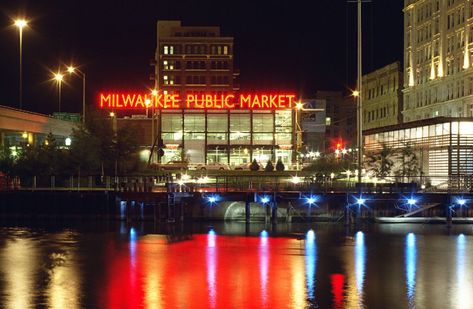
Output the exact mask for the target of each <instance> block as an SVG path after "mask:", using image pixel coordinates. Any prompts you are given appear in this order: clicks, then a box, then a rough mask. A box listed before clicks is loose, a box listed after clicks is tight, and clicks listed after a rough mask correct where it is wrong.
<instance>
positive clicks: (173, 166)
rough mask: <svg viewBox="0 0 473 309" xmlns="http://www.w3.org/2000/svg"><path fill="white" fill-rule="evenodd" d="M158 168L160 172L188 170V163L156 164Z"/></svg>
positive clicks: (176, 161) (170, 162)
mask: <svg viewBox="0 0 473 309" xmlns="http://www.w3.org/2000/svg"><path fill="white" fill-rule="evenodd" d="M158 168H159V169H160V170H187V169H188V168H189V162H188V161H179V160H173V161H169V162H168V163H161V164H158Z"/></svg>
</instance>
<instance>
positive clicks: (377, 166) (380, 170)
mask: <svg viewBox="0 0 473 309" xmlns="http://www.w3.org/2000/svg"><path fill="white" fill-rule="evenodd" d="M393 156H394V151H393V150H392V149H391V148H389V147H387V146H386V144H382V148H381V151H380V152H378V153H371V154H369V155H368V156H367V163H368V170H369V171H371V172H373V173H374V175H375V176H376V177H379V178H386V177H387V176H389V175H390V174H391V169H392V167H393V165H394V161H393Z"/></svg>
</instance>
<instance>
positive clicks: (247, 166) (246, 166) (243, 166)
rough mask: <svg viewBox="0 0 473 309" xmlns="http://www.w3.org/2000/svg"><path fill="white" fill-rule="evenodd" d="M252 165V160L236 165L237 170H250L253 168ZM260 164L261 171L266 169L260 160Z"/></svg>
mask: <svg viewBox="0 0 473 309" xmlns="http://www.w3.org/2000/svg"><path fill="white" fill-rule="evenodd" d="M250 166H251V162H248V163H243V164H240V165H236V166H235V170H236V171H250V170H251V168H250ZM258 166H259V171H264V166H263V164H261V163H260V162H258Z"/></svg>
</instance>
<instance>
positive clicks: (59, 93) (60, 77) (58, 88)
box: [54, 72, 64, 112]
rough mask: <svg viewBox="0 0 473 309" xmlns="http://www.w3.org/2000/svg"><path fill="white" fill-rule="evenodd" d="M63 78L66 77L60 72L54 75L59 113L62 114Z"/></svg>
mask: <svg viewBox="0 0 473 309" xmlns="http://www.w3.org/2000/svg"><path fill="white" fill-rule="evenodd" d="M63 78H64V75H62V74H61V73H60V72H58V73H54V80H55V81H56V83H57V98H58V112H61V84H62V80H63Z"/></svg>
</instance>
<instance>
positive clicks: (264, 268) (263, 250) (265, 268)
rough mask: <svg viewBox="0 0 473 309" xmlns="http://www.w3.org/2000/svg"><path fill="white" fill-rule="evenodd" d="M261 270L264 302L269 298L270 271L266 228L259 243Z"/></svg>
mask: <svg viewBox="0 0 473 309" xmlns="http://www.w3.org/2000/svg"><path fill="white" fill-rule="evenodd" d="M259 271H260V277H261V298H262V301H263V304H266V302H267V299H268V272H269V252H268V232H267V231H266V230H263V231H261V233H260V244H259Z"/></svg>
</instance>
